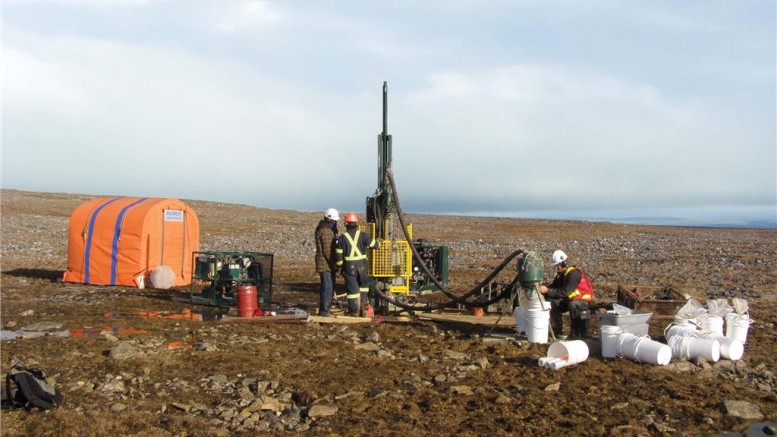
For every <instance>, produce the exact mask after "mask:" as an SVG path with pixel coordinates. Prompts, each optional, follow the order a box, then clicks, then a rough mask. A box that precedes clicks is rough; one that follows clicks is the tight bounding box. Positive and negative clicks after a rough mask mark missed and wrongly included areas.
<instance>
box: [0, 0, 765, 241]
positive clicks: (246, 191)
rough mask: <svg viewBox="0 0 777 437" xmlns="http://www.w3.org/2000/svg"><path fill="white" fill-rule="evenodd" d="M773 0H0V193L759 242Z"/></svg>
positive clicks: (762, 217)
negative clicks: (475, 218) (722, 230)
mask: <svg viewBox="0 0 777 437" xmlns="http://www.w3.org/2000/svg"><path fill="white" fill-rule="evenodd" d="M776 7H777V6H776V5H775V2H774V1H772V0H742V1H737V2H731V1H729V0H725V1H723V0H710V1H707V0H705V1H701V0H689V1H682V2H678V1H674V0H672V1H670V0H651V1H627V0H591V1H579V0H500V1H493V0H481V1H477V2H473V1H462V0H445V1H442V0H430V1H421V2H418V1H402V0H400V1H397V0H392V1H381V0H377V1H357V0H342V1H327V2H322V1H316V0H299V1H288V0H286V1H274V0H197V1H192V0H57V1H54V0H4V1H3V2H2V187H3V188H9V189H20V190H29V191H45V192H64V193H81V194H91V195H119V196H152V197H176V198H181V199H194V200H210V201H218V202H227V203H240V204H248V205H255V206H260V207H266V208H273V209H289V210H298V211H323V210H324V209H326V208H329V207H335V208H337V209H339V210H342V211H356V212H363V211H364V209H365V206H364V205H365V203H364V202H365V198H366V197H368V196H371V195H373V194H374V192H375V190H376V189H377V185H378V180H377V147H376V146H377V136H378V134H379V133H380V131H381V128H382V112H381V111H382V85H383V82H384V81H386V82H387V83H388V133H389V134H391V135H392V139H393V155H394V159H393V170H394V176H395V181H396V185H397V191H398V193H399V196H400V200H401V205H402V208H403V210H404V211H405V212H410V213H440V214H467V215H488V216H508V217H539V218H582V219H599V218H605V219H626V218H638V219H640V218H647V217H653V218H655V217H671V218H675V219H682V220H688V221H698V222H723V221H728V222H766V223H769V224H771V227H775V228H777V109H776V106H777V103H776V102H777V91H776V89H777V72H776V63H777V61H776V54H777V31H776V27H777V26H776V24H775V23H776V22H777V12H776V11H775V9H776Z"/></svg>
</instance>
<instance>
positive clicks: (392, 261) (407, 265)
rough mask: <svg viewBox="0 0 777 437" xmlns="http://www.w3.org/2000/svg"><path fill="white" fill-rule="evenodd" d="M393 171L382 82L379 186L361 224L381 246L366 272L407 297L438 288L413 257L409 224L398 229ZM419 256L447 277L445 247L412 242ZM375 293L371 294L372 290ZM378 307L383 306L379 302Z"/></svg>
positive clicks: (385, 288)
mask: <svg viewBox="0 0 777 437" xmlns="http://www.w3.org/2000/svg"><path fill="white" fill-rule="evenodd" d="M391 171H392V144H391V135H389V134H388V85H387V84H386V82H383V130H382V131H381V133H379V134H378V184H377V185H378V187H377V189H376V191H375V194H374V195H373V196H372V197H368V198H367V201H366V209H367V211H366V212H367V223H365V224H364V225H362V226H361V230H362V231H363V232H367V233H369V234H370V235H372V236H373V238H378V239H381V240H382V243H381V246H380V248H379V249H377V250H373V251H372V253H371V255H370V262H369V268H370V270H369V275H370V277H371V278H372V280H373V283H372V286H374V287H378V288H379V289H380V290H382V291H388V292H390V293H391V294H392V296H394V297H395V298H399V299H400V300H401V299H406V298H409V295H410V294H411V293H417V292H420V291H422V290H438V289H439V288H438V287H437V285H435V284H434V282H433V281H432V280H431V278H429V277H428V275H427V274H426V273H425V272H424V270H423V269H422V268H420V266H419V264H418V263H419V261H418V260H416V259H415V258H414V257H413V254H412V249H411V247H410V243H409V242H408V240H409V239H410V238H412V231H413V230H412V224H408V225H407V234H408V236H409V238H407V239H406V238H405V233H404V232H403V231H402V229H401V226H402V225H401V224H400V222H399V220H398V211H397V205H396V204H395V203H394V198H393V193H392V187H391V183H390V181H389V173H390V172H391ZM412 244H413V246H414V248H415V249H416V250H417V252H418V253H419V254H420V255H421V258H422V260H423V263H424V264H425V265H426V266H427V267H428V268H429V270H430V271H431V272H432V273H433V274H434V276H435V278H436V279H437V281H438V282H439V283H442V284H445V283H447V280H448V248H447V247H445V246H432V245H430V244H428V243H427V242H426V241H425V240H417V241H415V242H413V243H412ZM373 294H374V293H373ZM378 304H379V305H378V306H382V305H381V303H380V302H378Z"/></svg>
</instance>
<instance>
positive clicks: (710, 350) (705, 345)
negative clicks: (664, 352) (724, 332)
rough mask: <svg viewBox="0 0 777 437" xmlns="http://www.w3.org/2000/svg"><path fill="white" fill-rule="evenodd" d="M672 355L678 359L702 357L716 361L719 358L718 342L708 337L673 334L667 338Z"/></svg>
mask: <svg viewBox="0 0 777 437" xmlns="http://www.w3.org/2000/svg"><path fill="white" fill-rule="evenodd" d="M669 346H670V347H671V349H672V355H673V356H674V357H675V358H678V359H681V360H682V359H693V358H697V357H698V358H704V359H705V360H707V361H712V362H716V361H718V360H719V359H720V342H718V341H717V340H714V339H710V338H699V337H690V336H675V337H672V338H671V339H669Z"/></svg>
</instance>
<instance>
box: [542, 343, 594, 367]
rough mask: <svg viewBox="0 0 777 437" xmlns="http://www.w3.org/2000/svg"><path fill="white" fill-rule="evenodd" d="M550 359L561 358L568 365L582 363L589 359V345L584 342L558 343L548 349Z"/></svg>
mask: <svg viewBox="0 0 777 437" xmlns="http://www.w3.org/2000/svg"><path fill="white" fill-rule="evenodd" d="M548 356H549V357H550V358H561V359H563V360H565V361H566V362H567V365H571V364H577V363H582V362H583V361H585V360H586V359H588V345H587V344H585V342H584V341H583V340H569V341H557V342H555V343H553V344H551V345H550V347H549V348H548Z"/></svg>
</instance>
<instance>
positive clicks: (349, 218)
mask: <svg viewBox="0 0 777 437" xmlns="http://www.w3.org/2000/svg"><path fill="white" fill-rule="evenodd" d="M345 222H346V223H359V216H358V215H356V213H355V212H349V213H347V214H346V215H345Z"/></svg>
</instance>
